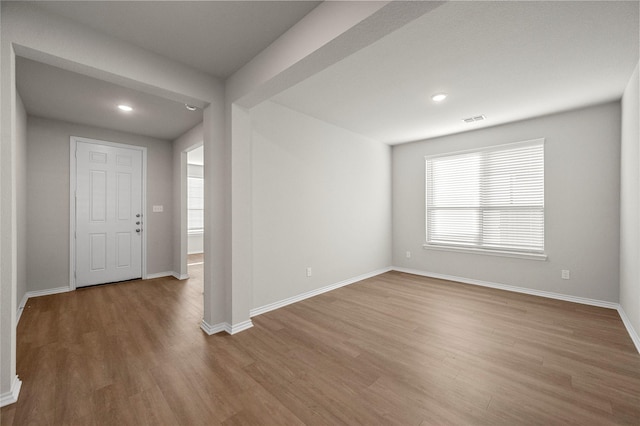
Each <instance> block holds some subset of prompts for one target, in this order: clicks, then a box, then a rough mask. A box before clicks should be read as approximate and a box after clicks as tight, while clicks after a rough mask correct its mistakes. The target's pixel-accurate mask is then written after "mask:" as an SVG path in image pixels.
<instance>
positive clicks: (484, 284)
mask: <svg viewBox="0 0 640 426" xmlns="http://www.w3.org/2000/svg"><path fill="white" fill-rule="evenodd" d="M392 269H393V270H394V271H398V272H405V273H407V274H413V275H420V276H423V277H429V278H438V279H442V280H448V281H456V282H460V283H464V284H472V285H479V286H482V287H491V288H497V289H500V290H506V291H512V292H515V293H523V294H531V295H533V296H541V297H546V298H549V299H557V300H565V301H567V302H574V303H580V304H582V305H590V306H598V307H600V308H609V309H615V310H617V311H618V314H619V315H620V318H621V319H622V322H623V324H624V326H625V327H626V329H627V332H628V333H629V337H631V340H632V341H633V344H634V345H635V346H636V349H637V350H638V353H640V337H639V336H638V333H637V332H636V330H635V329H634V328H633V325H632V324H631V321H630V320H629V317H627V314H626V313H625V312H624V309H622V306H620V304H619V303H615V302H607V301H604V300H596V299H588V298H586V297H578V296H570V295H567V294H560V293H553V292H551V291H542V290H534V289H530V288H525V287H517V286H512V285H506V284H497V283H492V282H488V281H480V280H474V279H470V278H463V277H456V276H452V275H445V274H437V273H433V272H425V271H420V270H418V269H409V268H401V267H395V266H394V267H393V268H392Z"/></svg>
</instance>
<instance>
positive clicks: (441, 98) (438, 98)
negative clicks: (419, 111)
mask: <svg viewBox="0 0 640 426" xmlns="http://www.w3.org/2000/svg"><path fill="white" fill-rule="evenodd" d="M431 99H432V100H433V101H434V102H442V101H444V100H445V99H447V94H446V93H436V94H435V95H433V96H432V97H431Z"/></svg>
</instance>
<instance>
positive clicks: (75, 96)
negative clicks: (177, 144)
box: [16, 58, 202, 140]
mask: <svg viewBox="0 0 640 426" xmlns="http://www.w3.org/2000/svg"><path fill="white" fill-rule="evenodd" d="M16 85H17V88H18V93H19V94H20V97H21V98H22V101H23V102H24V105H25V108H26V109H27V111H28V113H29V114H30V115H33V116H37V117H45V118H51V119H56V120H62V121H69V122H72V123H80V124H86V125H90V126H96V127H103V128H107V129H114V130H119V131H122V132H128V133H134V134H139V135H145V136H151V137H155V138H159V139H167V140H174V139H176V138H177V137H178V136H180V135H182V134H183V133H185V132H186V131H187V130H189V129H191V128H192V127H194V126H195V125H197V124H198V123H200V122H201V121H202V110H200V109H198V110H196V111H188V110H187V109H186V108H185V106H184V104H182V103H179V102H175V101H171V100H168V99H165V98H161V97H158V96H153V95H150V94H147V93H142V92H137V91H134V90H131V89H127V88H124V87H122V86H118V85H116V84H112V83H107V82H105V81H102V80H97V79H95V78H92V77H87V76H85V75H81V74H76V73H74V72H71V71H66V70H62V69H60V68H56V67H53V66H51V65H46V64H42V63H40V62H35V61H31V60H29V59H24V58H16ZM119 104H126V105H130V106H131V107H133V108H134V110H133V111H132V112H130V113H125V112H122V111H120V110H118V108H117V106H118V105H119Z"/></svg>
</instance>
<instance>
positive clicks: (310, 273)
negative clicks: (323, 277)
mask: <svg viewBox="0 0 640 426" xmlns="http://www.w3.org/2000/svg"><path fill="white" fill-rule="evenodd" d="M311 275H313V270H312V269H311V267H308V268H307V276H308V277H310V276H311Z"/></svg>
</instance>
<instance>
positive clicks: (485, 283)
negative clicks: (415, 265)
mask: <svg viewBox="0 0 640 426" xmlns="http://www.w3.org/2000/svg"><path fill="white" fill-rule="evenodd" d="M392 269H393V270H394V271H398V272H405V273H407V274H413V275H421V276H423V277H429V278H437V279H441V280H447V281H457V282H459V283H463V284H472V285H478V286H482V287H490V288H496V289H499V290H506V291H512V292H515V293H524V294H530V295H533V296H541V297H546V298H549V299H557V300H565V301H567V302H574V303H580V304H583V305H591V306H599V307H601V308H609V309H618V306H620V305H619V304H618V303H615V302H607V301H604V300H596V299H588V298H586V297H578V296H571V295H568V294H560V293H554V292H551V291H543V290H535V289H531V288H526V287H517V286H514V285H508V284H498V283H492V282H489V281H480V280H474V279H471V278H464V277H456V276H453V275H445V274H437V273H434V272H426V271H420V270H418V269H409V268H401V267H395V266H394V267H393V268H392Z"/></svg>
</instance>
